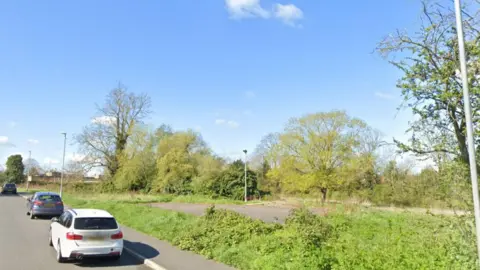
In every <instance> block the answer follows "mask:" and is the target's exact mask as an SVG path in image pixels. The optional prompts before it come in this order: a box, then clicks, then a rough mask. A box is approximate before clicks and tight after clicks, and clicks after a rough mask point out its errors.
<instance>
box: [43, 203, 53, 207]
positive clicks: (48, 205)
mask: <svg viewBox="0 0 480 270" xmlns="http://www.w3.org/2000/svg"><path fill="white" fill-rule="evenodd" d="M45 207H47V208H52V207H55V204H53V203H46V204H45Z"/></svg>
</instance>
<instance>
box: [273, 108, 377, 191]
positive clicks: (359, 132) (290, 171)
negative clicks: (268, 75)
mask: <svg viewBox="0 0 480 270" xmlns="http://www.w3.org/2000/svg"><path fill="white" fill-rule="evenodd" d="M371 131H372V130H371V129H370V128H369V127H368V126H367V124H366V123H365V122H364V121H362V120H360V119H357V118H353V117H350V116H349V115H348V114H347V113H346V112H344V111H331V112H325V113H315V114H309V115H306V116H303V117H301V118H293V119H291V120H290V121H289V122H288V124H287V125H286V127H285V130H284V132H282V133H281V134H280V136H279V143H278V145H276V146H275V147H273V149H274V151H275V159H277V160H279V166H276V167H273V168H272V170H270V172H269V173H268V176H269V177H272V178H274V179H279V181H280V182H281V186H282V190H284V191H286V192H301V193H310V194H312V193H313V194H314V193H316V192H321V193H322V195H323V200H325V199H326V196H327V191H328V190H329V189H332V188H338V187H340V186H342V185H344V184H345V183H348V182H349V181H350V180H351V175H352V174H353V173H358V172H359V171H361V170H362V167H364V165H365V163H364V160H368V159H365V158H364V157H365V155H366V154H367V152H365V151H366V150H367V149H368V151H372V149H370V148H368V147H365V144H364V140H363V138H364V136H365V134H368V133H369V132H371Z"/></svg>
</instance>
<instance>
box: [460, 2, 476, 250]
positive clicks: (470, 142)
mask: <svg viewBox="0 0 480 270" xmlns="http://www.w3.org/2000/svg"><path fill="white" fill-rule="evenodd" d="M455 17H456V22H457V35H458V51H459V58H460V59H459V60H460V72H461V75H462V85H463V105H464V108H465V122H466V124H467V125H466V126H467V146H468V161H469V164H470V177H471V181H472V193H473V206H474V215H475V227H476V234H477V255H478V258H479V259H480V209H479V208H480V207H479V206H480V202H479V195H478V180H477V162H476V160H475V143H474V139H473V124H472V110H471V104H470V94H469V92H468V76H467V63H466V60H465V44H464V43H465V40H464V37H463V24H462V7H461V5H460V0H455Z"/></svg>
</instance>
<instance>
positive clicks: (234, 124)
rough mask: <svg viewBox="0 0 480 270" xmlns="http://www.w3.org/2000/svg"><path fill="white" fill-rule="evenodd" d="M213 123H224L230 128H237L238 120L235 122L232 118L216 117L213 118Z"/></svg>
mask: <svg viewBox="0 0 480 270" xmlns="http://www.w3.org/2000/svg"><path fill="white" fill-rule="evenodd" d="M215 124H217V125H226V126H228V127H231V128H238V127H239V126H240V124H239V123H238V122H235V121H233V120H225V119H217V120H215Z"/></svg>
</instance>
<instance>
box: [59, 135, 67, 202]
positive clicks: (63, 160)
mask: <svg viewBox="0 0 480 270" xmlns="http://www.w3.org/2000/svg"><path fill="white" fill-rule="evenodd" d="M62 134H63V137H64V139H63V159H62V174H61V176H60V197H62V192H63V174H64V171H65V148H66V146H67V133H62Z"/></svg>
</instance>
